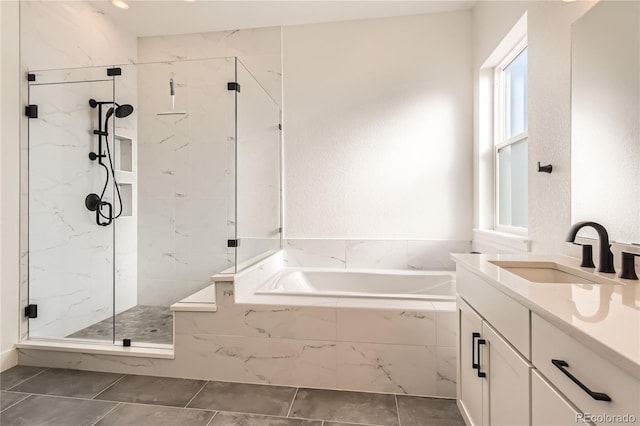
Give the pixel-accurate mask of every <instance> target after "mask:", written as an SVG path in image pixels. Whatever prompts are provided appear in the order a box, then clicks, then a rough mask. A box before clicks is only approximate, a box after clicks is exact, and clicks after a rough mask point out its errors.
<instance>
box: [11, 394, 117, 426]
mask: <svg viewBox="0 0 640 426" xmlns="http://www.w3.org/2000/svg"><path fill="white" fill-rule="evenodd" d="M115 406H116V404H115V403H112V402H104V401H90V400H86V399H73V398H63V397H59V396H45V395H31V396H30V397H29V398H27V399H25V400H24V401H22V402H21V403H19V404H16V405H14V406H13V407H10V408H7V410H5V411H3V412H2V413H0V424H2V425H3V426H9V425H11V426H21V425H24V426H40V425H43V426H44V425H46V426H71V425H73V426H89V425H92V424H94V423H95V422H96V421H98V419H100V417H102V416H104V415H105V414H107V413H108V412H109V411H110V410H111V409H113V407H115Z"/></svg>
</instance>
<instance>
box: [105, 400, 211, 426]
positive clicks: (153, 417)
mask: <svg viewBox="0 0 640 426" xmlns="http://www.w3.org/2000/svg"><path fill="white" fill-rule="evenodd" d="M213 415H214V412H213V411H204V410H191V409H188V408H174V407H158V406H155V405H134V404H121V405H120V406H119V407H118V408H116V409H115V410H113V411H112V412H110V413H109V414H107V415H106V416H105V417H104V418H103V419H102V420H100V421H99V422H98V423H96V426H123V425H135V426H176V425H189V426H206V425H207V424H209V421H210V420H211V418H212V417H213Z"/></svg>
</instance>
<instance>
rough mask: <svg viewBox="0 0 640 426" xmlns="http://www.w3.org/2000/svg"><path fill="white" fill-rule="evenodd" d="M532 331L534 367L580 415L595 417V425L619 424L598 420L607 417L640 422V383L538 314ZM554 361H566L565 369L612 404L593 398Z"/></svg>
mask: <svg viewBox="0 0 640 426" xmlns="http://www.w3.org/2000/svg"><path fill="white" fill-rule="evenodd" d="M531 332H532V343H531V345H532V360H533V364H534V365H535V367H536V368H537V369H538V370H539V371H540V373H541V374H542V375H543V376H544V377H546V378H547V379H548V380H549V381H550V382H551V383H552V384H553V385H554V386H555V387H556V388H557V389H558V390H559V391H560V392H562V394H564V395H565V396H566V397H567V398H568V399H569V400H570V401H571V402H572V403H573V404H574V405H575V406H576V407H577V408H578V410H580V412H583V413H587V414H590V415H592V416H593V417H591V418H592V421H593V423H595V424H611V423H612V422H613V423H616V422H615V421H612V420H611V419H610V418H609V419H607V418H599V417H598V416H604V415H608V416H627V417H628V416H635V418H636V419H640V380H637V379H635V378H634V377H631V376H629V375H628V374H627V373H625V372H624V371H622V370H620V369H619V368H618V367H616V366H615V365H614V364H612V363H611V362H609V361H607V360H606V359H604V358H603V357H601V356H600V355H597V354H596V353H595V352H593V351H591V350H590V349H589V348H587V347H586V346H584V345H583V344H581V343H579V342H577V341H576V340H574V339H573V338H571V337H569V335H567V334H565V333H564V332H562V331H561V330H559V329H558V328H556V327H555V326H553V325H552V324H550V323H549V322H547V321H545V320H544V319H542V318H540V317H539V316H538V315H536V314H533V315H532V324H531ZM552 360H558V361H564V362H566V364H567V366H566V367H563V368H564V369H565V370H566V371H567V372H569V373H570V374H571V375H573V376H574V377H575V379H576V380H578V381H579V382H580V383H582V384H583V385H584V386H585V387H586V388H588V389H589V390H591V391H593V392H599V393H603V394H606V395H607V396H609V397H610V398H611V401H599V400H596V399H594V398H593V397H592V396H590V395H589V394H588V393H587V392H586V390H583V389H582V388H581V387H580V386H579V385H578V384H576V383H575V382H574V381H573V380H572V379H571V378H570V377H568V376H567V375H566V374H565V373H563V372H562V371H561V369H560V368H558V366H556V365H554V364H553V363H552ZM618 423H622V421H619V422H618ZM627 423H628V421H627Z"/></svg>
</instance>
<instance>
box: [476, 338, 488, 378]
mask: <svg viewBox="0 0 640 426" xmlns="http://www.w3.org/2000/svg"><path fill="white" fill-rule="evenodd" d="M486 344H487V341H486V340H484V339H478V377H487V373H485V372H483V371H480V345H486Z"/></svg>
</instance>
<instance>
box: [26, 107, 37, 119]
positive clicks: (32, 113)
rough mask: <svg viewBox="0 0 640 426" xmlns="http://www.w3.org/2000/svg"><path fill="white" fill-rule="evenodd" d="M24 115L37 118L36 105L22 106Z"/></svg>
mask: <svg viewBox="0 0 640 426" xmlns="http://www.w3.org/2000/svg"><path fill="white" fill-rule="evenodd" d="M24 115H26V116H27V117H29V118H38V105H27V106H26V107H24Z"/></svg>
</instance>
